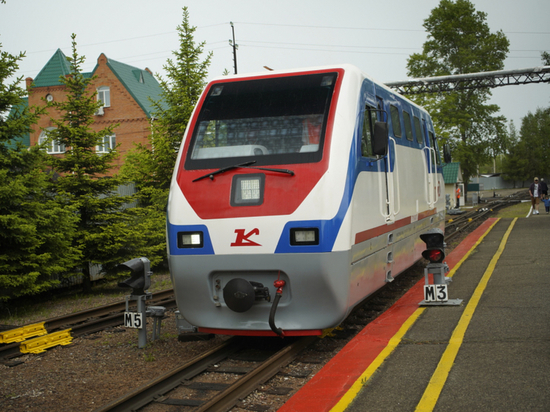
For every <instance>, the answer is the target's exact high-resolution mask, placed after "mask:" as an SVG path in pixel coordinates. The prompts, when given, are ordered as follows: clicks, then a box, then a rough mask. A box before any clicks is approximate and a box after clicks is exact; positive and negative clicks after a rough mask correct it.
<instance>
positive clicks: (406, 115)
mask: <svg viewBox="0 0 550 412" xmlns="http://www.w3.org/2000/svg"><path fill="white" fill-rule="evenodd" d="M403 120H404V122H405V136H406V137H407V140H410V141H411V142H412V141H413V131H412V126H411V115H410V114H409V113H408V112H406V111H405V110H403Z"/></svg>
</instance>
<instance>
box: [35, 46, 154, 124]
mask: <svg viewBox="0 0 550 412" xmlns="http://www.w3.org/2000/svg"><path fill="white" fill-rule="evenodd" d="M107 66H108V67H109V68H110V69H111V70H112V71H113V73H114V74H115V76H116V77H117V78H118V80H119V81H120V82H121V83H122V84H123V86H124V87H125V88H126V90H127V91H128V92H129V93H130V95H131V96H132V97H133V98H134V99H135V101H136V102H137V103H138V104H139V105H140V107H141V108H142V109H143V111H144V112H145V114H146V115H147V116H148V117H151V112H152V111H153V105H152V104H151V101H150V100H149V98H151V99H153V100H154V101H158V100H160V98H161V93H162V89H161V87H160V85H159V83H158V82H157V79H155V78H154V76H153V75H152V74H151V73H149V72H148V71H147V70H142V69H138V68H137V67H133V66H130V65H128V64H124V63H120V62H117V61H115V60H111V59H107ZM96 70H97V66H96V67H95V68H94V71H93V72H92V73H82V75H83V76H84V77H87V78H89V77H91V76H92V75H93V74H94V73H95V71H96ZM70 72H71V64H70V62H69V60H68V59H67V56H65V54H63V52H62V51H61V49H57V51H56V52H55V53H54V55H53V56H52V58H51V59H50V60H49V61H48V63H47V64H46V65H45V66H44V68H43V69H42V70H41V71H40V73H38V75H37V76H36V78H35V79H34V82H33V86H34V87H46V86H58V85H60V84H62V83H61V81H60V80H59V78H60V77H61V76H65V75H67V74H69V73H70Z"/></svg>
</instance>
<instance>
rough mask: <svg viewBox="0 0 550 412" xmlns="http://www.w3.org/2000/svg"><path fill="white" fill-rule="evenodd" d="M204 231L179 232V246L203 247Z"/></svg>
mask: <svg viewBox="0 0 550 412" xmlns="http://www.w3.org/2000/svg"><path fill="white" fill-rule="evenodd" d="M203 245H204V241H203V233H202V232H179V233H178V247H179V248H200V247H203Z"/></svg>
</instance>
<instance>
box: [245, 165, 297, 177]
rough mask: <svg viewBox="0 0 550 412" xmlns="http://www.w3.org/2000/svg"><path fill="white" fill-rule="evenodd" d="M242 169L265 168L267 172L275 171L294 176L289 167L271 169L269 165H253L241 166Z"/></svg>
mask: <svg viewBox="0 0 550 412" xmlns="http://www.w3.org/2000/svg"><path fill="white" fill-rule="evenodd" d="M242 167H243V168H244V169H256V170H266V171H268V172H277V173H286V174H287V175H290V176H294V172H293V171H292V170H289V169H272V168H270V167H255V166H252V167H250V166H242Z"/></svg>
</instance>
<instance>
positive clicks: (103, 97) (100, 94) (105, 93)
mask: <svg viewBox="0 0 550 412" xmlns="http://www.w3.org/2000/svg"><path fill="white" fill-rule="evenodd" d="M97 100H99V101H100V102H101V103H103V107H111V89H110V88H109V87H107V86H101V87H100V88H99V89H97Z"/></svg>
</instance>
